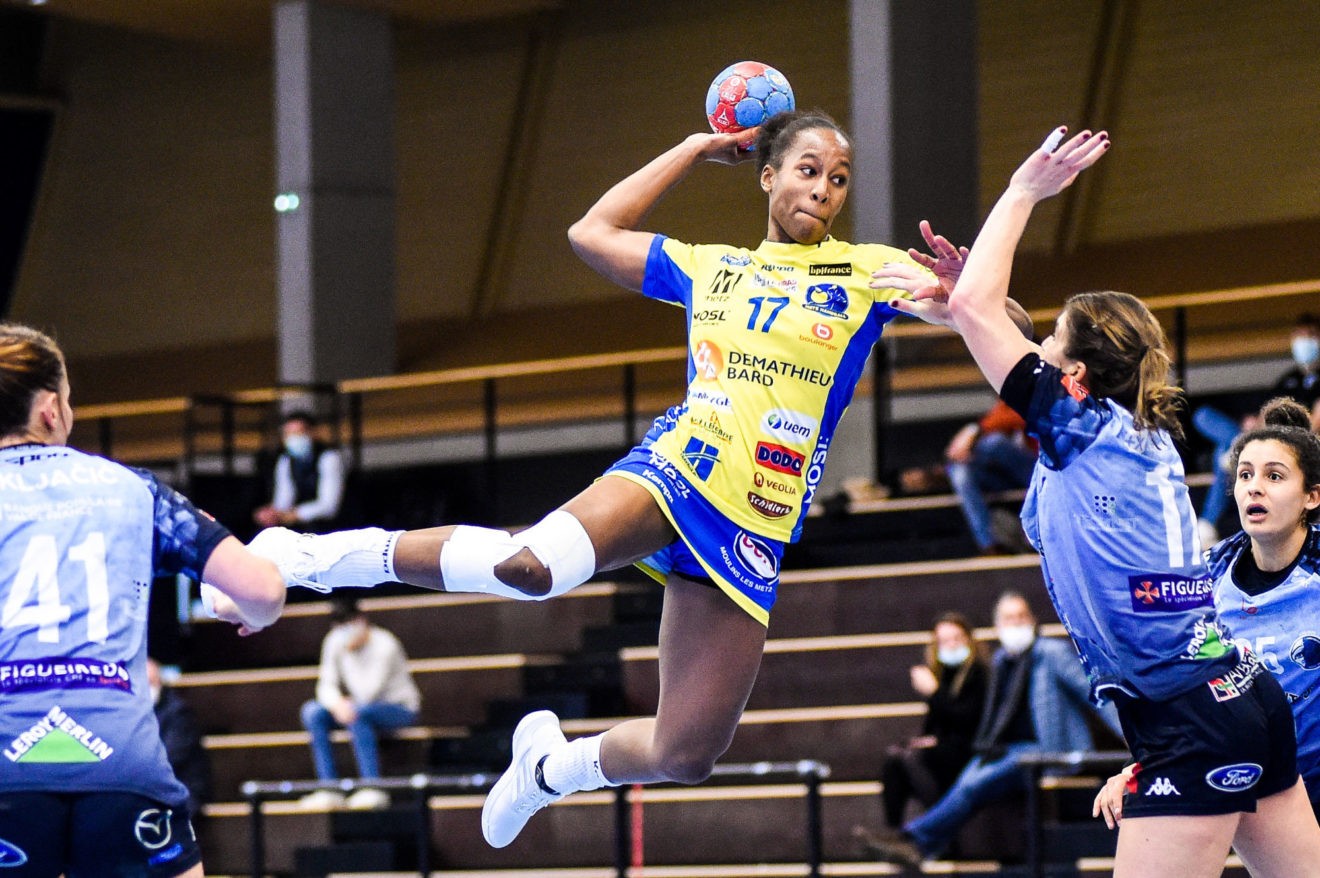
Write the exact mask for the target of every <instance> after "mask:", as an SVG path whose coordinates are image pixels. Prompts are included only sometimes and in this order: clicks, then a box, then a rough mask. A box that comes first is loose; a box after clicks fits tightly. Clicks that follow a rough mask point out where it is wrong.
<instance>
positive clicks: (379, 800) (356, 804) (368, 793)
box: [344, 787, 390, 811]
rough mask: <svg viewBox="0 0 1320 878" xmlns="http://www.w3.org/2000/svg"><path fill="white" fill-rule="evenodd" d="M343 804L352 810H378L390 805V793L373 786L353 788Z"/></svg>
mask: <svg viewBox="0 0 1320 878" xmlns="http://www.w3.org/2000/svg"><path fill="white" fill-rule="evenodd" d="M344 805H345V806H346V807H347V808H348V809H349V810H352V811H379V810H380V809H381V808H388V807H389V806H390V795H389V793H387V792H385V791H384V790H378V789H376V788H374V787H362V788H361V789H359V790H355V791H354V793H353V795H351V796H349V797H348V799H347V800H346V801H345V802H344Z"/></svg>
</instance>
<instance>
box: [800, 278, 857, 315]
mask: <svg viewBox="0 0 1320 878" xmlns="http://www.w3.org/2000/svg"><path fill="white" fill-rule="evenodd" d="M849 273H850V274H851V273H852V268H851V266H850V267H849ZM802 307H804V308H806V309H807V310H808V311H815V312H816V313H817V314H819V315H821V316H822V317H832V318H834V319H835V320H847V319H848V291H847V290H845V289H844V288H843V287H842V286H841V285H840V284H815V285H813V286H809V287H807V300H806V302H804V303H803V305H802Z"/></svg>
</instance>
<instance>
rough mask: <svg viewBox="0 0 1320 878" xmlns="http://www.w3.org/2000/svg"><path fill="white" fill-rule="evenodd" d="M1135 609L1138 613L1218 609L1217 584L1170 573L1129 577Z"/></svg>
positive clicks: (1133, 607) (1141, 574)
mask: <svg viewBox="0 0 1320 878" xmlns="http://www.w3.org/2000/svg"><path fill="white" fill-rule="evenodd" d="M1128 588H1129V591H1130V594H1131V598H1132V609H1133V610H1134V611H1136V612H1138V613H1178V612H1182V611H1183V610H1194V609H1201V608H1209V607H1212V606H1214V583H1212V582H1211V581H1210V580H1209V579H1200V578H1198V579H1189V578H1187V577H1185V576H1174V575H1172V574H1169V573H1139V574H1137V575H1136V576H1129V577H1128Z"/></svg>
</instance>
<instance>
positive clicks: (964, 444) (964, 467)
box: [944, 399, 1039, 555]
mask: <svg viewBox="0 0 1320 878" xmlns="http://www.w3.org/2000/svg"><path fill="white" fill-rule="evenodd" d="M1038 453H1039V452H1038V450H1037V447H1036V442H1035V440H1033V439H1031V438H1030V437H1029V436H1028V435H1027V423H1026V421H1024V420H1022V416H1021V415H1019V414H1018V413H1017V412H1015V411H1013V409H1011V408H1009V406H1008V403H1006V402H1004V401H1003V400H1002V399H1001V400H996V401H995V404H994V406H992V407H991V409H990V411H988V412H986V413H985V415H984V416H983V417H982V418H981V420H979V421H977V422H976V423H973V424H968V425H967V426H965V427H963V428H962V429H961V430H959V431H958V433H957V434H956V435H955V436H954V437H953V440H952V441H951V442H950V443H949V445H948V447H947V448H945V449H944V460H945V465H946V467H947V469H948V473H949V483H950V484H951V485H952V486H953V490H954V492H955V493H956V494H957V495H958V502H959V503H960V504H961V505H962V511H963V517H964V518H966V519H967V526H968V528H969V529H970V530H971V532H972V538H973V539H974V540H976V548H977V550H978V551H979V552H980V553H981V554H982V555H1004V554H1008V553H1010V552H1012V551H1014V548H1015V547H1014V546H1013V545H1012V544H1010V543H1006V542H1005V541H1004V540H1003V539H997V538H996V535H995V533H994V529H993V527H992V526H991V517H990V504H989V503H988V502H987V501H986V494H987V493H991V492H995V491H1008V490H1012V489H1014V488H1025V487H1027V485H1029V484H1030V483H1031V472H1032V470H1033V469H1035V466H1036V457H1037V455H1038ZM1018 527H1019V529H1020V526H1018Z"/></svg>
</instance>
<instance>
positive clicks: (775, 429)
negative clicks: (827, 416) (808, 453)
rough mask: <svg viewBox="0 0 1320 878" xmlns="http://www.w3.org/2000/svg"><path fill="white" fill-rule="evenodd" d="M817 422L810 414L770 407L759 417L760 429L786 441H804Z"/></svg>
mask: <svg viewBox="0 0 1320 878" xmlns="http://www.w3.org/2000/svg"><path fill="white" fill-rule="evenodd" d="M818 423H819V421H817V420H816V419H815V418H813V417H812V416H811V415H808V414H804V413H803V412H796V411H793V410H792V409H771V410H770V411H768V412H766V413H765V416H764V417H762V418H761V429H762V430H764V431H765V432H767V433H769V434H770V435H771V436H774V437H775V438H776V439H782V440H784V441H786V442H806V441H807V440H808V439H810V438H811V434H812V432H813V431H814V430H815V429H816V425H817V424H818Z"/></svg>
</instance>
